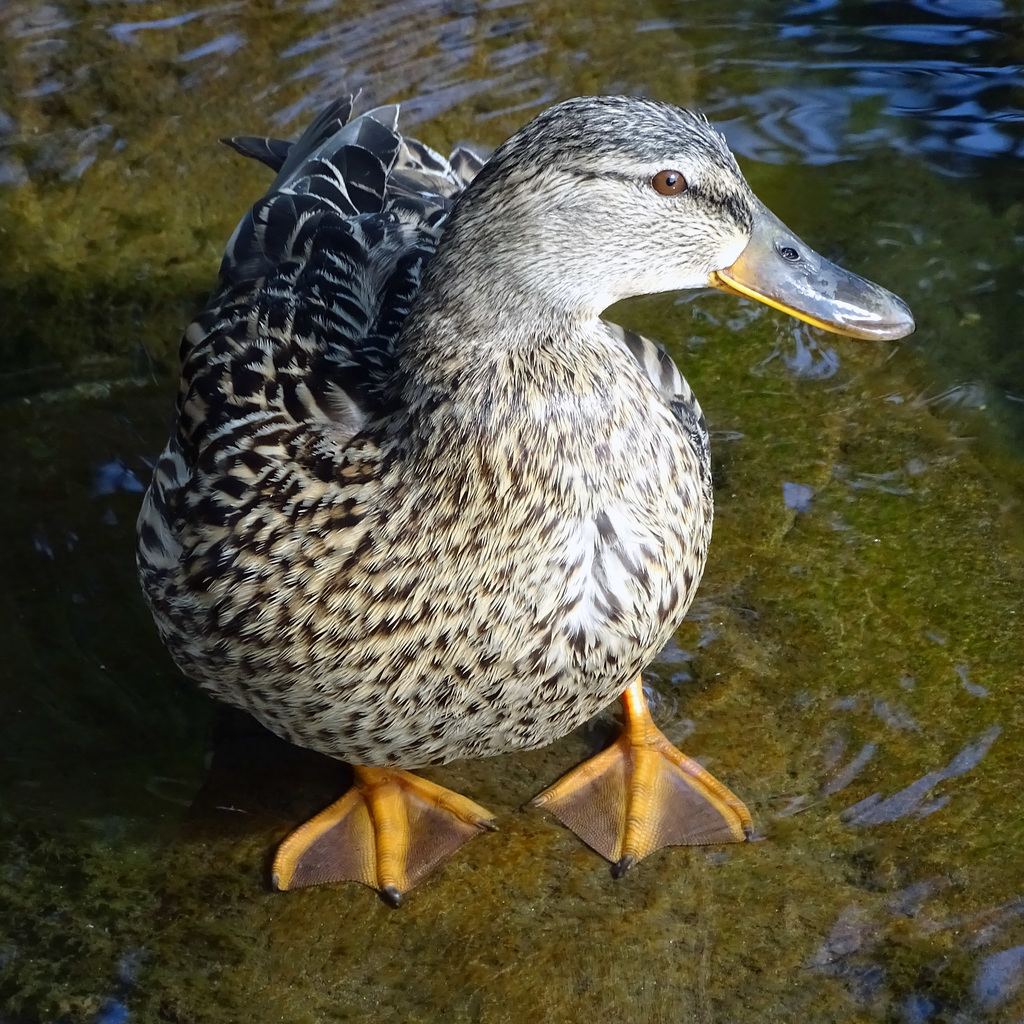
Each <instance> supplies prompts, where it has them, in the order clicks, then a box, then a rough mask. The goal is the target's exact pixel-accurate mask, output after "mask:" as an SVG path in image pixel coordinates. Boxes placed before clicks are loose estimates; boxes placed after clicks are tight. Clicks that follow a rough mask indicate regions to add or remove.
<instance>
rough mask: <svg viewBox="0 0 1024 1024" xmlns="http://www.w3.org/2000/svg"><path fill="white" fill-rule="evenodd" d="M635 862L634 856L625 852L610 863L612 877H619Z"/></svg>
mask: <svg viewBox="0 0 1024 1024" xmlns="http://www.w3.org/2000/svg"><path fill="white" fill-rule="evenodd" d="M635 863H636V857H634V856H633V855H632V854H631V853H627V854H626V856H625V857H623V858H622V859H621V860H617V861H616V862H615V863H614V864H613V865H612V878H621V877H622V876H623V875H624V874H625V873H626V872H627V871H628V870H629V869H630V868H631V867H632V866H633V865H634V864H635Z"/></svg>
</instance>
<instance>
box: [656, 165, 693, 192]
mask: <svg viewBox="0 0 1024 1024" xmlns="http://www.w3.org/2000/svg"><path fill="white" fill-rule="evenodd" d="M651 186H652V187H653V188H654V191H655V192H658V193H660V194H661V195H663V196H677V195H679V193H680V192H685V191H686V179H685V178H684V177H683V173H682V171H658V173H657V174H656V175H655V176H654V177H653V178H651Z"/></svg>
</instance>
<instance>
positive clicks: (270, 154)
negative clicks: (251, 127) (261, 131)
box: [220, 135, 292, 172]
mask: <svg viewBox="0 0 1024 1024" xmlns="http://www.w3.org/2000/svg"><path fill="white" fill-rule="evenodd" d="M220 141H221V142H223V143H224V145H225V146H230V147H231V148H232V149H233V150H235V151H236V152H238V153H241V154H242V156H248V157H252V159H253V160H259V162H260V163H261V164H266V165H267V166H268V167H269V168H270V169H271V170H272V171H275V172H276V171H279V170H281V168H282V167H283V166H284V162H285V160H287V159H288V153H289V152H290V151H291V148H292V143H290V142H285V141H284V140H283V139H266V138H262V137H260V136H259V135H231V136H229V137H228V138H225V139H221V140H220Z"/></svg>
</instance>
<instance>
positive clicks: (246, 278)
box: [178, 99, 483, 461]
mask: <svg viewBox="0 0 1024 1024" xmlns="http://www.w3.org/2000/svg"><path fill="white" fill-rule="evenodd" d="M350 115H351V101H350V100H348V99H345V100H339V101H338V102H336V103H334V104H331V105H330V106H329V107H327V108H326V109H325V110H324V111H323V112H322V113H321V114H320V115H319V116H318V117H317V118H316V119H315V120H314V121H313V122H312V124H311V125H310V126H309V127H308V128H307V129H306V131H305V132H304V133H303V134H302V136H301V137H300V138H299V140H298V141H297V142H295V143H284V142H280V141H278V140H274V139H259V138H255V137H250V136H242V137H238V138H232V139H230V140H228V143H229V145H231V146H233V147H234V148H235V149H236V150H238V151H239V152H241V153H244V154H245V155H247V156H252V157H254V158H256V159H258V160H261V161H262V162H263V163H266V164H268V165H269V166H271V167H272V168H274V169H275V170H276V171H277V177H276V178H275V179H274V181H273V183H272V184H271V186H270V189H269V190H268V192H267V194H266V195H265V196H264V197H263V198H262V199H261V200H259V202H257V203H256V204H255V205H254V206H253V207H252V209H251V210H250V211H249V212H248V213H247V214H246V215H245V216H244V217H243V218H242V220H241V221H240V222H239V224H238V226H237V228H236V229H235V231H234V234H233V235H232V237H231V240H230V241H229V242H228V245H227V247H226V249H225V252H224V258H223V261H222V263H221V269H220V285H219V287H218V288H217V290H216V291H215V292H214V294H213V296H212V297H211V299H210V302H209V304H208V305H207V307H206V309H205V310H204V311H203V312H202V313H201V314H200V316H199V317H198V318H197V319H196V321H195V322H194V323H193V324H192V326H191V327H190V328H189V329H188V331H187V332H186V334H185V338H184V340H183V342H182V390H181V393H180V395H179V409H178V411H179V433H178V442H179V444H180V448H181V451H182V453H183V456H184V457H185V458H186V460H189V461H191V460H194V459H196V458H197V457H198V453H199V451H201V449H202V448H203V446H204V445H205V444H206V442H207V439H209V438H210V437H212V436H218V437H223V435H224V431H225V430H228V431H230V430H231V428H232V425H233V424H235V423H237V424H241V423H243V421H246V420H247V418H249V417H251V416H252V415H253V414H254V413H269V414H271V415H275V416H278V415H279V416H281V417H283V418H284V419H285V420H287V421H289V422H296V423H302V422H310V421H316V420H333V421H335V423H337V424H341V425H342V427H343V432H349V433H351V432H354V431H355V430H357V429H358V428H359V426H360V425H361V423H362V422H363V421H364V420H365V419H366V418H367V417H368V416H371V415H372V414H373V413H374V411H375V410H376V409H378V408H379V407H380V404H381V402H382V401H383V396H384V395H385V394H386V392H387V389H388V384H389V381H390V379H391V376H392V374H393V372H394V351H395V344H396V342H397V338H398V333H399V331H400V330H401V326H402V322H403V321H404V319H405V316H406V314H407V313H408V310H409V307H410V305H411V303H412V301H413V299H414V298H415V295H416V292H417V290H418V288H419V282H420V276H421V271H422V268H423V265H424V262H425V261H426V260H427V259H429V258H430V256H431V255H432V254H433V252H434V248H435V247H436V244H437V240H438V238H439V237H440V234H441V231H442V229H443V226H444V222H445V220H446V218H447V215H448V211H449V209H450V208H451V204H452V202H453V201H454V199H455V198H456V197H457V196H458V195H459V193H460V192H461V191H462V189H463V188H464V187H465V185H466V184H467V183H468V181H469V180H470V179H471V178H472V176H473V175H474V174H475V173H476V171H477V170H479V167H480V166H482V163H483V161H482V158H480V157H479V156H477V155H476V154H474V153H472V151H471V150H468V149H466V148H465V147H460V148H459V149H458V150H457V151H456V154H455V155H453V158H455V159H456V160H457V166H455V167H453V165H452V164H451V163H450V162H449V161H448V160H445V159H444V158H443V157H442V156H440V155H439V154H437V153H435V152H434V151H433V150H431V149H430V148H429V147H427V146H425V145H423V144H422V143H420V142H418V141H416V140H415V139H407V138H403V136H402V135H401V134H400V133H399V132H398V129H397V121H398V109H397V107H393V106H392V107H381V108H378V109H376V110H372V111H368V112H367V113H365V114H362V115H360V116H359V117H357V118H356V119H355V120H351V121H350V120H348V118H349V117H350Z"/></svg>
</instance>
